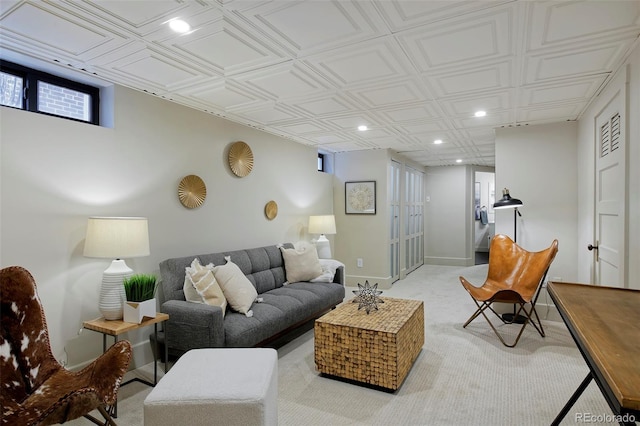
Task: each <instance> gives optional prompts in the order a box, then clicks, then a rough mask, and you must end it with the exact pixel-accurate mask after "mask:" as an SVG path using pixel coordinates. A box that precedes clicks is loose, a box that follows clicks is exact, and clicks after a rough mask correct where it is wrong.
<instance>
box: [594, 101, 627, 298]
mask: <svg viewBox="0 0 640 426" xmlns="http://www.w3.org/2000/svg"><path fill="white" fill-rule="evenodd" d="M625 117H626V115H625V93H624V90H620V91H618V92H617V93H616V95H615V96H614V97H613V98H612V99H611V101H610V102H609V103H608V104H607V106H606V107H604V109H603V110H602V111H600V113H599V114H598V115H597V116H596V123H595V125H596V129H595V131H596V164H595V167H596V170H595V180H596V181H595V186H596V188H595V189H596V190H595V216H594V217H595V233H594V235H595V241H594V242H593V243H592V244H590V245H589V247H588V249H589V250H592V251H593V253H594V261H595V267H594V283H595V284H597V285H603V286H611V287H625V254H626V253H625V236H626V234H627V232H626V226H625V223H626V222H625V211H626V199H625V193H626V183H625V182H626V178H625V177H626V166H625V157H626V134H625V126H626V123H625Z"/></svg>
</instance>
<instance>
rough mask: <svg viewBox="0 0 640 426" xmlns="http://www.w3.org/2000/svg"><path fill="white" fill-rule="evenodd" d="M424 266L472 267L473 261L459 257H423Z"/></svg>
mask: <svg viewBox="0 0 640 426" xmlns="http://www.w3.org/2000/svg"><path fill="white" fill-rule="evenodd" d="M424 263H425V265H441V266H473V265H474V264H475V260H474V259H471V258H461V257H434V256H425V258H424Z"/></svg>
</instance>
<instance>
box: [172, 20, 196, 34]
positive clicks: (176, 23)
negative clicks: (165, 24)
mask: <svg viewBox="0 0 640 426" xmlns="http://www.w3.org/2000/svg"><path fill="white" fill-rule="evenodd" d="M169 28H171V29H172V30H173V31H175V32H177V33H186V32H188V31H190V30H191V25H189V24H187V23H186V22H185V21H183V20H182V19H173V20H171V21H169Z"/></svg>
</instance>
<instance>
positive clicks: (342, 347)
mask: <svg viewBox="0 0 640 426" xmlns="http://www.w3.org/2000/svg"><path fill="white" fill-rule="evenodd" d="M381 299H382V300H384V303H381V304H378V309H379V310H377V311H376V310H372V311H371V313H370V314H368V315H367V313H366V312H365V311H364V310H360V311H358V304H357V303H351V301H347V302H345V303H343V304H342V305H340V306H338V307H337V308H336V309H334V310H333V311H331V312H329V313H327V314H326V315H324V316H322V317H320V318H318V319H317V320H316V321H315V325H314V338H315V342H314V355H315V363H316V368H317V370H318V371H319V372H320V373H323V374H327V375H330V376H337V377H341V378H345V379H350V380H355V381H358V382H362V383H367V384H370V385H374V386H380V387H382V388H386V389H391V390H397V389H398V388H399V387H400V385H401V384H402V382H403V381H404V379H405V378H406V377H407V374H409V370H410V369H411V366H412V365H413V362H414V361H415V360H416V358H417V357H418V354H419V353H420V350H421V349H422V346H423V345H424V303H423V302H422V301H420V300H405V299H395V298H391V297H382V298H381Z"/></svg>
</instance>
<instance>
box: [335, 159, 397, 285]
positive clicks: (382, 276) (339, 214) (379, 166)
mask: <svg viewBox="0 0 640 426" xmlns="http://www.w3.org/2000/svg"><path fill="white" fill-rule="evenodd" d="M334 160H335V163H334V166H335V180H334V208H335V211H334V214H335V216H336V230H337V234H336V237H338V236H339V238H340V244H339V245H337V246H336V247H335V250H334V257H335V258H336V259H338V260H340V261H341V262H343V263H344V264H345V265H346V283H347V285H351V286H355V285H356V284H358V283H360V284H364V282H365V280H369V283H370V284H372V285H373V284H376V283H377V284H378V285H379V287H380V288H389V286H390V285H391V283H390V282H389V279H390V276H389V270H390V259H389V232H388V230H389V226H388V223H389V221H388V212H387V210H388V208H387V201H386V200H387V167H388V161H389V156H388V153H387V151H385V150H368V151H354V152H341V153H337V154H336V155H335V159H334ZM371 180H373V181H376V214H375V215H362V214H345V182H350V181H371ZM358 258H360V259H362V261H363V267H362V268H358V267H357V263H356V260H357V259H358Z"/></svg>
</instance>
